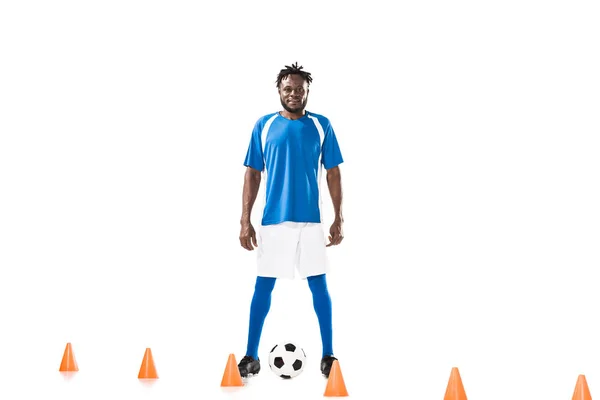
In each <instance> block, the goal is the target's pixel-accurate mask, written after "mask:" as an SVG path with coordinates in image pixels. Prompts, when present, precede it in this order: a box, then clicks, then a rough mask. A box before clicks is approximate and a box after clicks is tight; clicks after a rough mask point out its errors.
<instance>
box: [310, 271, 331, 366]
mask: <svg viewBox="0 0 600 400" xmlns="http://www.w3.org/2000/svg"><path fill="white" fill-rule="evenodd" d="M307 280H308V286H309V287H310V291H311V292H312V296H313V305H314V307H315V312H316V313H317V319H318V320H319V328H320V330H321V340H322V342H323V357H324V356H328V355H333V324H332V312H331V297H330V296H329V291H328V290H327V281H326V280H325V274H322V275H316V276H309V277H308V278H307Z"/></svg>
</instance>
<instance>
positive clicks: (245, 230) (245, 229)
mask: <svg viewBox="0 0 600 400" xmlns="http://www.w3.org/2000/svg"><path fill="white" fill-rule="evenodd" d="M240 244H241V245H242V247H243V248H245V249H246V250H254V247H258V243H257V242H256V232H255V231H254V227H253V226H252V223H251V222H243V223H242V229H241V230H240ZM253 244H254V247H252V245H253Z"/></svg>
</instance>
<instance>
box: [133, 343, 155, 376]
mask: <svg viewBox="0 0 600 400" xmlns="http://www.w3.org/2000/svg"><path fill="white" fill-rule="evenodd" d="M138 379H158V374H157V373H156V366H155V365H154V358H153V357H152V350H150V348H147V349H146V353H145V354H144V359H143V360H142V366H141V367H140V372H139V374H138Z"/></svg>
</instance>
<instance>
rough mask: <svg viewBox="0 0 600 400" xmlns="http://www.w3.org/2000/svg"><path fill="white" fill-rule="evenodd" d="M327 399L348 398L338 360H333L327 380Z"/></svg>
mask: <svg viewBox="0 0 600 400" xmlns="http://www.w3.org/2000/svg"><path fill="white" fill-rule="evenodd" d="M324 396H326V397H346V396H348V391H347V390H346V384H345V383H344V377H343V375H342V370H341V368H340V363H339V361H338V360H333V364H332V365H331V371H330V372H329V378H328V379H327V386H326V387H325V394H324Z"/></svg>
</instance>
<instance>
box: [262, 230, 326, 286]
mask: <svg viewBox="0 0 600 400" xmlns="http://www.w3.org/2000/svg"><path fill="white" fill-rule="evenodd" d="M257 242H258V249H257V253H258V254H257V272H258V276H264V277H271V278H287V279H294V278H295V270H296V269H297V270H298V275H299V276H300V277H301V278H302V279H306V278H307V277H309V276H313V275H321V274H325V273H327V272H328V271H329V261H328V259H327V254H326V244H327V242H326V238H325V235H324V232H323V226H322V225H321V224H320V223H298V222H283V223H280V224H276V225H261V226H260V229H259V232H258V234H257Z"/></svg>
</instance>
